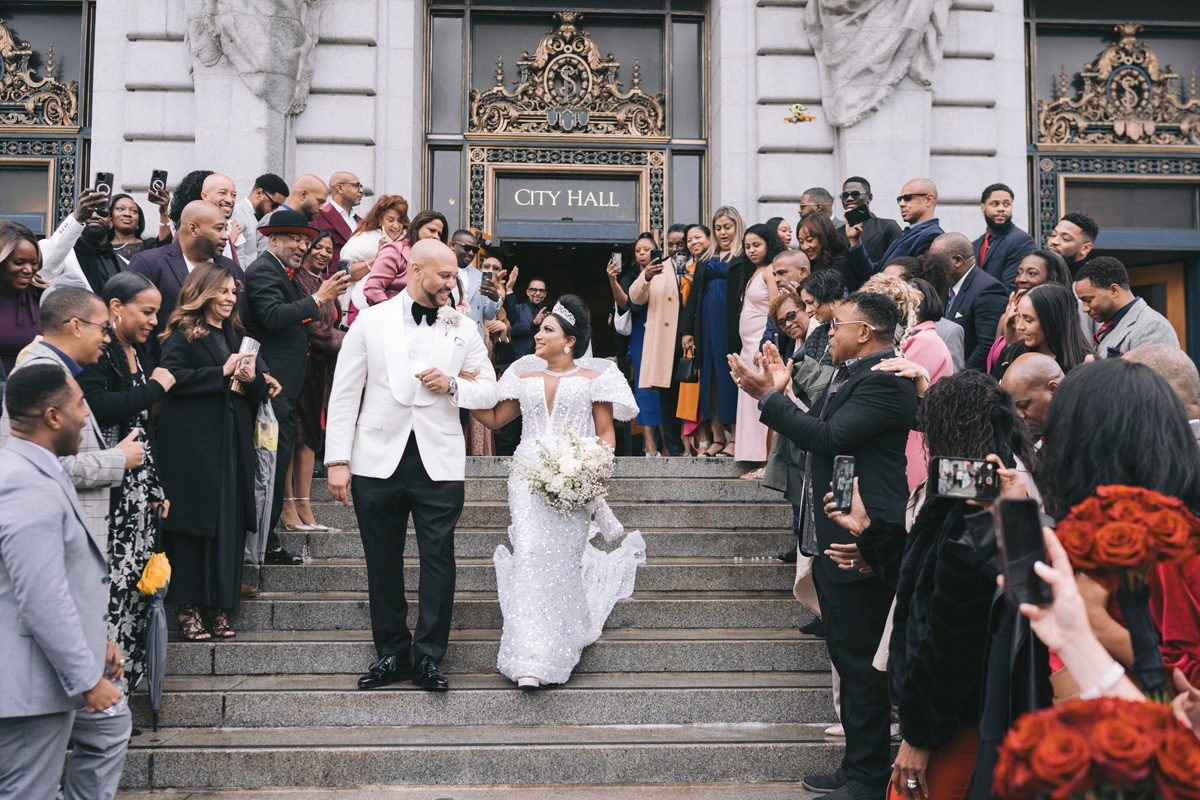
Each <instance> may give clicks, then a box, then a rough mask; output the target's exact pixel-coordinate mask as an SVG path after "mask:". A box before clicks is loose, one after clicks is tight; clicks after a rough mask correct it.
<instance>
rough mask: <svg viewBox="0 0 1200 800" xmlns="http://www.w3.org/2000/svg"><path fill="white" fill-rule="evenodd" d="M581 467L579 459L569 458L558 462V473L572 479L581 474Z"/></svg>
mask: <svg viewBox="0 0 1200 800" xmlns="http://www.w3.org/2000/svg"><path fill="white" fill-rule="evenodd" d="M581 466H582V465H581V464H580V463H579V459H577V458H575V457H574V456H567V457H565V458H563V459H562V460H561V461H559V462H558V471H559V472H560V473H562V474H563V475H566V476H567V477H572V476H574V475H575V474H576V473H577V472H579V468H580V467H581Z"/></svg>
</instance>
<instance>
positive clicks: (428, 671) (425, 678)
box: [412, 656, 450, 692]
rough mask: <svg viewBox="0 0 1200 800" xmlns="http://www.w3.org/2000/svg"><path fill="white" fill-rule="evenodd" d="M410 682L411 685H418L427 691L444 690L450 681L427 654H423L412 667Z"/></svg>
mask: <svg viewBox="0 0 1200 800" xmlns="http://www.w3.org/2000/svg"><path fill="white" fill-rule="evenodd" d="M412 682H413V686H419V687H420V688H422V689H424V690H425V691H427V692H444V691H446V690H447V689H449V688H450V681H448V680H446V676H445V675H443V674H442V671H441V670H440V669H438V665H437V664H435V663H433V659H432V658H430V657H429V656H424V657H423V658H422V659H421V660H420V661H418V662H417V664H416V666H415V667H413V676H412Z"/></svg>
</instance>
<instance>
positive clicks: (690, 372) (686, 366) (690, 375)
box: [675, 347, 700, 384]
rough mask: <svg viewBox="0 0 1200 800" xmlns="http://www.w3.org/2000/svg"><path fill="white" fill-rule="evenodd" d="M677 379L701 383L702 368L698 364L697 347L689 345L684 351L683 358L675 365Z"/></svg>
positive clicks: (680, 381)
mask: <svg viewBox="0 0 1200 800" xmlns="http://www.w3.org/2000/svg"><path fill="white" fill-rule="evenodd" d="M675 380H677V381H679V383H696V384H698V383H700V368H699V367H698V366H696V348H695V347H688V348H686V349H685V350H684V351H683V358H681V359H679V364H678V365H676V367H675Z"/></svg>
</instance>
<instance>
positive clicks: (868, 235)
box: [838, 213, 903, 267]
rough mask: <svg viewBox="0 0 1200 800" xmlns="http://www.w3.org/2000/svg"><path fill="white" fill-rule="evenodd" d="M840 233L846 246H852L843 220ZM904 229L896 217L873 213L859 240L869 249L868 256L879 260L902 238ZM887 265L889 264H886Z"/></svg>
mask: <svg viewBox="0 0 1200 800" xmlns="http://www.w3.org/2000/svg"><path fill="white" fill-rule="evenodd" d="M838 233H839V234H841V236H842V241H843V242H844V243H845V245H846V247H847V248H849V247H850V239H849V238H848V237H847V236H846V223H845V222H843V223H842V224H841V225H839V226H838ZM901 233H903V231H902V230H901V228H900V223H898V222H896V220H894V219H883V218H882V217H877V216H875V214H873V213H872V214H871V217H870V219H868V220H867V221H866V222H864V223H863V228H862V237H861V239H860V240H859V241H861V242H862V246H863V249H865V250H866V251H867V258H869V259H871V260H872V261H879V260H880V259H882V258H883V256H884V254H885V253H887V251H888V248H889V247H891V246H892V242H894V241H896V240H897V239H899V238H900V234H901ZM884 266H885V267H886V266H887V264H884Z"/></svg>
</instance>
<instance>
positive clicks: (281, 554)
mask: <svg viewBox="0 0 1200 800" xmlns="http://www.w3.org/2000/svg"><path fill="white" fill-rule="evenodd" d="M263 561H265V562H266V563H268V564H276V565H279V564H284V565H287V566H296V565H297V564H303V563H304V559H303V558H301V557H300V556H297V555H292V554H291V553H289V552H288V551H287V550H284V549H283V548H282V547H280V548H277V549H275V550H268V551H267V554H266V556H265V557H264V558H263Z"/></svg>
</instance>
